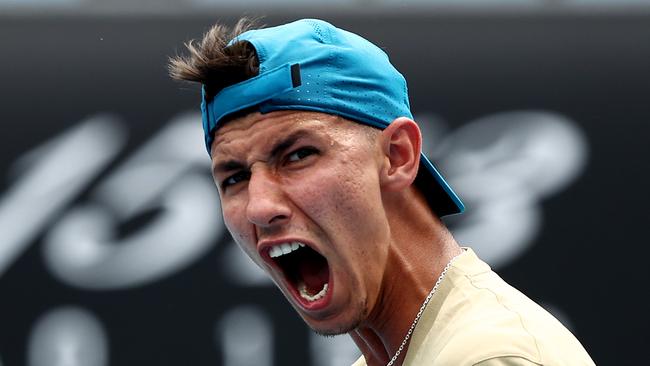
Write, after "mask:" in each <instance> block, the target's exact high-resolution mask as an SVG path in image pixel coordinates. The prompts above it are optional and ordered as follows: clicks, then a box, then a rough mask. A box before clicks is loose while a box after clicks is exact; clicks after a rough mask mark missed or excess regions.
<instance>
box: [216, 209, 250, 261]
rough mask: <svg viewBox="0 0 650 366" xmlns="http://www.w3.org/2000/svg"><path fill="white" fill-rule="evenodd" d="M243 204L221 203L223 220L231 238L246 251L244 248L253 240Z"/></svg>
mask: <svg viewBox="0 0 650 366" xmlns="http://www.w3.org/2000/svg"><path fill="white" fill-rule="evenodd" d="M242 207H244V206H243V205H237V204H222V214H223V221H224V224H225V225H226V228H227V229H228V232H230V235H231V236H232V238H233V240H235V242H236V243H237V244H238V245H239V246H240V247H242V248H243V249H244V251H246V252H247V253H248V250H246V249H245V248H247V247H250V246H251V243H252V242H253V240H254V238H253V232H252V229H251V225H249V224H248V221H247V220H246V216H245V212H244V210H243V209H242Z"/></svg>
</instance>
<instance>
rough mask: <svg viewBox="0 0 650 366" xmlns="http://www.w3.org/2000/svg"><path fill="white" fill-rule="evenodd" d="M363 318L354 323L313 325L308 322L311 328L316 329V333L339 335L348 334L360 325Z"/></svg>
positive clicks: (330, 335) (328, 335)
mask: <svg viewBox="0 0 650 366" xmlns="http://www.w3.org/2000/svg"><path fill="white" fill-rule="evenodd" d="M359 324H361V320H359V321H357V322H355V323H352V324H337V325H335V326H324V325H323V326H312V325H311V324H309V323H307V325H308V326H309V328H311V330H313V331H314V333H316V334H318V335H320V336H323V337H334V336H337V335H342V334H347V333H349V332H351V331H353V330H355V329H357V328H358V327H359Z"/></svg>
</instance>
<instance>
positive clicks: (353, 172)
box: [297, 161, 383, 239]
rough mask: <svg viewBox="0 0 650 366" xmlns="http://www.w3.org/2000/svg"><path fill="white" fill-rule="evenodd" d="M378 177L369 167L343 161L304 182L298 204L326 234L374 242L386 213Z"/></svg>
mask: <svg viewBox="0 0 650 366" xmlns="http://www.w3.org/2000/svg"><path fill="white" fill-rule="evenodd" d="M375 176H376V174H375ZM375 176H373V174H372V170H371V169H370V168H368V167H365V168H364V167H362V166H355V165H354V164H351V163H349V162H347V161H341V162H339V163H338V164H336V168H335V169H326V170H322V171H319V172H317V173H315V174H312V175H310V176H309V177H307V178H306V179H304V180H303V182H302V183H301V186H302V187H303V189H302V190H301V192H300V193H299V194H300V196H301V197H300V199H298V200H297V201H298V202H302V203H303V204H302V209H303V210H304V212H305V213H306V214H307V215H308V216H310V218H311V219H312V220H313V221H314V222H316V223H317V224H318V225H319V226H323V229H326V231H327V230H334V231H335V233H336V234H340V235H345V236H353V237H357V238H359V237H362V238H363V237H366V238H368V239H371V235H372V234H373V233H374V231H376V228H377V225H381V224H382V221H381V215H382V213H383V211H382V209H381V195H380V193H379V183H378V180H377V179H376V178H375ZM330 234H331V233H330ZM347 239H352V237H348V238H347Z"/></svg>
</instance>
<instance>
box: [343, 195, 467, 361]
mask: <svg viewBox="0 0 650 366" xmlns="http://www.w3.org/2000/svg"><path fill="white" fill-rule="evenodd" d="M410 194H412V195H413V197H396V198H395V199H394V200H391V198H390V197H389V198H388V199H387V200H385V201H386V202H387V204H386V206H387V210H386V212H387V218H388V222H389V226H390V229H391V245H390V248H389V252H388V257H387V262H386V270H385V272H384V276H383V281H382V286H381V292H380V294H379V299H378V301H377V302H376V303H375V304H376V305H375V306H374V308H373V309H370V313H369V316H368V317H367V318H366V320H365V321H364V322H362V323H361V324H360V326H359V327H358V328H356V329H355V330H353V331H352V332H350V336H351V337H352V339H353V340H354V342H355V343H356V345H357V347H359V349H360V350H361V352H362V353H363V355H364V357H365V359H366V363H367V364H368V365H369V366H378V365H386V364H387V363H388V362H389V361H390V360H391V358H392V357H393V355H395V353H396V352H397V350H398V349H399V347H400V345H401V344H402V342H403V340H404V338H405V336H406V334H407V332H408V330H409V328H410V327H411V325H412V324H413V321H414V319H415V317H416V315H417V313H418V311H419V310H420V307H421V306H422V303H423V302H424V300H425V299H426V297H427V295H428V294H429V292H430V291H431V289H432V288H433V286H434V284H435V282H436V280H437V279H438V277H439V276H440V274H441V273H442V271H443V269H444V267H445V266H446V265H447V263H448V262H449V261H450V260H451V259H452V258H453V257H455V256H456V255H458V254H460V253H461V249H460V247H459V246H458V244H456V242H455V241H454V239H453V237H452V236H451V234H450V233H449V232H448V231H447V229H446V228H445V226H444V225H443V224H442V223H441V222H440V220H439V219H438V218H437V217H436V216H435V215H433V214H432V213H431V212H430V210H429V208H428V206H426V203H425V201H424V198H423V197H421V196H420V195H419V193H418V192H417V191H415V190H413V191H412V193H410ZM393 201H394V202H393ZM404 202H410V204H409V205H405V204H404ZM413 202H417V204H415V205H414V204H413ZM389 205H391V206H392V207H391V206H389ZM407 349H408V343H407V344H406V345H405V347H404V349H403V350H402V351H401V353H400V355H399V357H398V359H397V361H396V362H395V363H394V365H401V364H402V362H403V360H404V358H405V356H406V351H407Z"/></svg>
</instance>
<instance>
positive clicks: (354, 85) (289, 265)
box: [170, 19, 593, 365]
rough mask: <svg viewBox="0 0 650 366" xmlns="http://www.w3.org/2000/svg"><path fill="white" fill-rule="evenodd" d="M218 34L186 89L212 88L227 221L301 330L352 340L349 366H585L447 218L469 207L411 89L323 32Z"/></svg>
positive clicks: (361, 47) (183, 75)
mask: <svg viewBox="0 0 650 366" xmlns="http://www.w3.org/2000/svg"><path fill="white" fill-rule="evenodd" d="M247 27H248V25H247V24H246V22H245V21H240V22H239V23H238V24H237V26H236V27H235V29H234V30H233V32H232V33H230V34H229V33H228V32H227V30H226V28H225V27H223V26H216V27H214V28H212V29H211V30H210V31H209V32H208V33H206V34H205V35H204V38H203V40H202V41H201V42H200V43H194V42H190V43H188V44H187V46H188V50H189V52H190V55H189V56H186V57H177V58H174V59H172V60H171V63H170V69H171V74H172V76H173V77H175V78H177V79H183V80H190V81H196V82H200V83H201V84H202V85H203V103H202V106H201V107H202V113H203V127H204V131H205V143H206V147H207V149H208V153H209V154H210V156H211V158H212V168H213V175H214V179H215V182H216V184H217V186H218V190H219V195H220V198H221V206H222V210H223V217H224V221H225V223H226V226H227V227H228V230H229V231H230V233H231V234H232V236H233V238H234V240H235V241H236V242H237V243H238V245H239V246H240V247H241V248H242V250H244V252H246V254H248V256H249V257H250V258H251V259H252V260H253V261H254V262H255V263H257V265H259V266H260V267H261V268H263V269H264V270H265V271H266V272H267V273H268V274H269V275H270V276H271V277H272V278H273V280H274V282H275V283H276V285H277V286H278V287H279V288H280V290H281V291H282V292H283V293H284V295H285V296H286V297H287V299H288V300H289V302H290V303H291V305H292V306H293V307H294V308H295V310H296V311H297V312H298V314H300V316H301V317H302V318H303V319H304V321H305V322H306V323H307V324H308V325H309V326H310V327H311V328H312V329H313V330H315V331H316V332H318V333H321V334H342V333H349V334H350V336H351V337H352V339H353V340H354V342H355V343H356V344H357V346H358V347H359V349H360V350H361V352H362V353H363V356H362V357H361V358H360V359H359V360H358V361H357V362H356V363H355V365H364V364H367V365H387V364H388V365H591V364H593V362H592V361H591V359H590V358H589V356H588V355H587V353H586V352H585V350H584V349H583V347H582V346H581V345H580V343H579V342H578V341H577V340H576V339H575V338H574V337H573V335H572V334H571V333H570V332H569V331H568V330H566V329H565V328H564V327H563V326H562V325H561V324H560V323H559V322H558V321H557V320H556V319H554V318H553V317H552V316H551V315H550V314H548V313H547V312H546V311H545V310H543V309H542V308H541V307H539V306H538V305H536V304H535V303H534V302H532V301H531V300H529V299H528V298H527V297H525V296H524V295H523V294H521V293H520V292H518V291H517V290H515V289H514V288H512V287H510V286H509V285H507V284H506V283H505V282H504V281H503V280H501V279H500V278H499V277H498V276H497V275H496V274H495V273H494V272H492V271H491V270H490V268H489V266H488V265H487V264H485V263H484V262H482V261H481V260H480V259H478V258H477V256H476V255H475V254H474V253H473V252H472V250H471V249H468V248H461V247H460V246H459V245H458V244H457V243H456V242H455V240H454V238H453V237H452V235H451V234H450V233H449V231H448V230H447V229H446V227H445V226H444V224H443V223H442V222H441V221H440V219H439V217H441V216H444V215H448V214H455V213H460V212H462V211H463V209H464V208H463V204H462V203H461V201H460V200H459V199H458V197H457V196H456V194H455V193H454V192H453V191H452V190H451V188H450V187H449V186H448V185H447V183H446V182H445V180H444V179H443V178H442V176H441V175H440V174H439V173H438V172H437V171H436V169H435V168H434V166H433V165H432V164H431V163H430V162H429V161H428V160H427V158H426V157H425V156H424V155H422V154H421V144H422V137H421V135H420V130H419V128H418V126H417V124H416V123H415V122H414V121H413V117H412V115H411V111H410V108H409V102H408V94H407V88H406V82H405V80H404V78H403V77H402V75H401V74H400V73H399V72H398V71H397V70H396V69H395V68H394V67H393V66H392V65H391V64H390V62H389V60H388V57H387V56H386V54H385V53H384V52H383V51H381V50H380V49H379V48H378V47H376V46H375V45H373V44H372V43H370V42H368V41H367V40H365V39H363V38H361V37H359V36H357V35H355V34H352V33H349V32H346V31H344V30H341V29H338V28H335V27H334V26H332V25H331V24H329V23H326V22H323V21H320V20H313V19H306V20H300V21H297V22H293V23H289V24H285V25H282V26H279V27H272V28H266V29H259V30H247Z"/></svg>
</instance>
